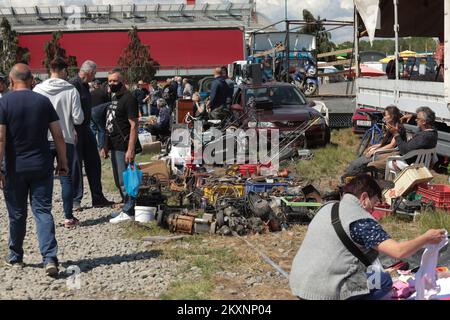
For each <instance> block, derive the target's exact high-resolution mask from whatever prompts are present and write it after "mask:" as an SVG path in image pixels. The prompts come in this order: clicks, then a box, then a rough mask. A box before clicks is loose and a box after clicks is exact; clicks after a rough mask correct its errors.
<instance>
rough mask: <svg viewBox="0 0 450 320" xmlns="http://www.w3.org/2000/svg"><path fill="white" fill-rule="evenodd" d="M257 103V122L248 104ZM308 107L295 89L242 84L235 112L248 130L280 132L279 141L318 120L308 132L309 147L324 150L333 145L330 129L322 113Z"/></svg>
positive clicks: (284, 85)
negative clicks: (251, 114)
mask: <svg viewBox="0 0 450 320" xmlns="http://www.w3.org/2000/svg"><path fill="white" fill-rule="evenodd" d="M251 98H253V99H254V105H255V107H254V109H255V116H256V119H250V116H249V110H248V109H249V108H250V106H249V101H251ZM313 106H314V102H310V103H308V102H307V101H306V98H305V96H304V95H303V93H302V92H301V91H300V90H299V89H298V88H297V87H295V86H294V85H292V84H290V83H283V82H266V83H262V84H258V85H256V84H255V85H253V84H241V85H239V87H238V88H237V90H235V94H234V97H233V103H232V110H233V112H234V114H235V115H234V117H235V118H237V117H240V118H241V120H242V122H243V123H246V124H247V127H249V128H252V127H254V128H257V129H268V130H269V129H278V130H279V131H280V137H283V136H284V135H286V134H289V132H292V131H294V130H296V129H298V128H299V127H300V126H301V124H304V123H305V122H308V121H310V120H312V119H316V118H319V119H318V120H317V122H316V123H315V124H314V125H313V126H312V127H310V128H309V129H308V130H307V131H306V134H305V135H306V145H307V146H308V147H310V146H322V145H325V144H327V143H329V142H330V128H329V127H328V125H327V123H326V120H325V118H324V116H323V115H322V114H320V112H318V111H317V110H315V109H314V108H313Z"/></svg>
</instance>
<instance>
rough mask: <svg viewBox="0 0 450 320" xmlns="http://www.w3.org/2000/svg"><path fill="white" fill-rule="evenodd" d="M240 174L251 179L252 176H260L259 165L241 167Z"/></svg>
mask: <svg viewBox="0 0 450 320" xmlns="http://www.w3.org/2000/svg"><path fill="white" fill-rule="evenodd" d="M239 172H240V173H241V174H242V176H244V177H249V176H251V175H252V174H258V165H256V164H243V165H241V166H240V167H239Z"/></svg>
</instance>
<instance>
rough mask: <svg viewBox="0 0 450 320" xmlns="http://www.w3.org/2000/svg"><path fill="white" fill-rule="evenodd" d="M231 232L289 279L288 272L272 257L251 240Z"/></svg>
mask: <svg viewBox="0 0 450 320" xmlns="http://www.w3.org/2000/svg"><path fill="white" fill-rule="evenodd" d="M231 234H232V235H233V236H235V237H238V238H239V239H241V240H242V241H244V242H245V243H246V244H247V245H248V246H249V247H251V248H253V249H254V250H255V251H256V252H257V253H258V254H259V255H260V256H261V257H262V258H263V260H264V261H265V262H267V263H268V264H270V265H271V266H272V267H273V268H274V269H275V270H277V271H278V272H279V273H280V274H281V275H282V276H283V277H285V278H287V279H289V273H288V272H286V271H284V270H283V268H281V267H280V266H279V265H278V264H276V263H275V262H274V261H273V260H272V259H270V258H269V257H268V256H267V255H266V254H265V253H264V252H262V251H261V250H259V249H258V248H257V247H255V246H254V245H253V244H252V243H251V242H249V241H248V240H247V239H245V238H242V237H241V236H239V235H238V234H237V232H236V231H232V232H231Z"/></svg>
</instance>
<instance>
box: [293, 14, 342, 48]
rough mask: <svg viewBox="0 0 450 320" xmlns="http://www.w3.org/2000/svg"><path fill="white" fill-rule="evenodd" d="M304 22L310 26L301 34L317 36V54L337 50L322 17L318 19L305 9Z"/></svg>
mask: <svg viewBox="0 0 450 320" xmlns="http://www.w3.org/2000/svg"><path fill="white" fill-rule="evenodd" d="M303 20H305V21H306V22H307V23H308V24H307V25H305V26H304V27H302V28H301V29H300V33H304V34H315V35H316V46H317V49H316V51H317V53H324V52H330V51H333V50H334V49H336V45H335V44H334V43H333V42H332V41H331V34H330V33H329V32H327V31H326V29H325V27H324V26H323V23H322V20H321V19H320V16H318V17H317V19H316V18H314V16H313V15H312V13H311V12H309V11H308V10H306V9H304V10H303Z"/></svg>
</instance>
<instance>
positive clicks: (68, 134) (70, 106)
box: [33, 58, 84, 228]
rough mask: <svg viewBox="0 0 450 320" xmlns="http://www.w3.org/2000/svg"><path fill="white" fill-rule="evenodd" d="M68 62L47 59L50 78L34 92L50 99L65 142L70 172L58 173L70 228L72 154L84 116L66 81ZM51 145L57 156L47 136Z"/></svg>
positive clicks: (75, 221) (73, 218) (78, 97)
mask: <svg viewBox="0 0 450 320" xmlns="http://www.w3.org/2000/svg"><path fill="white" fill-rule="evenodd" d="M67 67H68V65H67V63H66V62H65V61H64V59H62V58H56V59H54V60H53V61H51V62H50V79H47V80H45V81H44V82H42V83H40V84H38V85H37V86H36V87H34V89H33V91H35V92H37V93H40V94H42V95H44V96H46V97H47V98H49V99H50V101H51V103H52V104H53V107H54V108H55V110H56V113H57V114H58V117H59V119H60V122H59V123H60V126H61V129H62V132H63V136H64V141H65V143H66V155H67V163H68V166H69V174H68V175H65V176H60V177H59V180H60V182H61V193H62V200H63V207H64V218H65V220H64V226H65V227H66V228H72V227H74V226H76V225H77V224H78V222H79V221H78V219H77V218H75V217H74V216H73V212H72V210H73V185H72V176H71V174H72V169H71V168H72V167H73V166H74V154H75V145H74V144H75V127H74V125H79V124H81V123H82V122H83V119H84V115H83V110H81V103H80V95H79V94H78V91H77V90H76V89H75V87H74V86H73V85H71V84H70V83H68V82H67V81H66V80H64V79H66V78H67ZM49 140H50V141H51V142H50V148H51V150H52V155H53V157H57V152H56V148H55V143H54V142H53V141H52V138H51V136H49Z"/></svg>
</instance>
